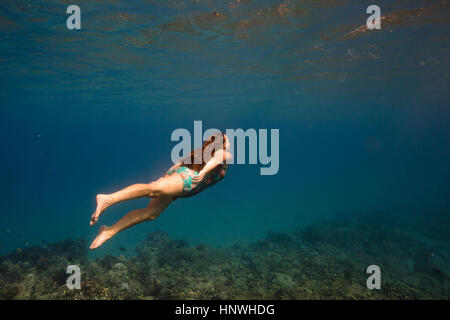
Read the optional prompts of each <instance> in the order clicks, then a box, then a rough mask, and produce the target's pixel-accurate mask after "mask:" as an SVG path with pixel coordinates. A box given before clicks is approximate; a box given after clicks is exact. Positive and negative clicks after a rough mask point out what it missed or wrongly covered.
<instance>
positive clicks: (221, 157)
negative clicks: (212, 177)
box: [192, 150, 231, 183]
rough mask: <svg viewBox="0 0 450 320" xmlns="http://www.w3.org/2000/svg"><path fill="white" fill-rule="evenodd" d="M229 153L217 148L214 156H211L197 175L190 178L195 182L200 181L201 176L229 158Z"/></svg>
mask: <svg viewBox="0 0 450 320" xmlns="http://www.w3.org/2000/svg"><path fill="white" fill-rule="evenodd" d="M230 157H231V155H230V154H229V153H228V152H224V151H223V150H219V151H217V152H216V153H215V154H214V157H212V158H211V159H210V160H209V161H208V162H207V163H206V164H205V166H204V167H203V169H202V170H200V172H199V173H198V175H197V176H195V177H193V178H192V181H193V182H195V183H198V182H200V181H201V180H202V179H203V177H204V176H205V175H206V174H207V173H208V172H209V171H211V170H212V169H214V168H215V167H217V166H218V165H220V164H223V163H224V162H225V161H226V160H229V159H230Z"/></svg>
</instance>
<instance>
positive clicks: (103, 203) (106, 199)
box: [90, 194, 112, 226]
mask: <svg viewBox="0 0 450 320" xmlns="http://www.w3.org/2000/svg"><path fill="white" fill-rule="evenodd" d="M96 199H97V208H96V209H95V212H94V213H93V214H92V217H91V223H90V224H91V226H93V225H94V224H96V223H97V221H98V218H99V217H100V215H101V214H102V213H103V211H105V210H106V209H107V208H108V207H109V206H110V205H111V204H112V196H110V195H107V194H98V195H97V197H96Z"/></svg>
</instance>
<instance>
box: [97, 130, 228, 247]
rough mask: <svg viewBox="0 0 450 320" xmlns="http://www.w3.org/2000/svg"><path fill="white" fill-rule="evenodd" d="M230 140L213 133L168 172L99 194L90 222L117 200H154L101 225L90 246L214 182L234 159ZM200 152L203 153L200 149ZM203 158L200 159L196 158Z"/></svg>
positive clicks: (160, 211)
mask: <svg viewBox="0 0 450 320" xmlns="http://www.w3.org/2000/svg"><path fill="white" fill-rule="evenodd" d="M229 149H230V143H229V141H228V138H227V136H226V135H225V134H223V133H219V134H214V135H212V136H211V137H210V138H209V139H208V140H207V141H206V142H205V143H204V144H203V146H202V148H201V150H200V149H197V150H194V151H192V152H191V154H190V155H189V156H187V157H185V158H183V159H181V160H179V161H177V162H176V163H175V164H174V165H173V166H172V167H171V168H170V169H169V171H167V173H166V174H165V175H164V176H163V177H161V178H159V179H158V180H156V181H153V182H151V183H148V184H145V183H139V184H133V185H131V186H129V187H126V188H125V189H123V190H120V191H118V192H115V193H112V194H99V195H97V208H96V210H95V212H94V213H93V214H92V217H91V223H90V224H91V226H93V225H94V224H96V223H97V221H98V218H99V217H100V215H101V214H102V213H103V212H104V211H105V210H106V209H107V208H108V207H110V206H112V205H113V204H116V203H118V202H122V201H126V200H131V199H136V198H140V197H149V198H151V201H150V202H149V204H148V205H147V207H146V208H144V209H137V210H133V211H131V212H129V213H128V214H127V215H125V216H124V217H122V219H120V220H119V221H117V222H116V223H115V224H114V225H112V226H110V227H108V226H101V227H100V230H99V233H98V235H97V237H96V238H95V239H94V241H93V242H92V244H91V246H90V248H91V249H92V250H93V249H96V248H98V247H100V246H101V245H102V244H103V243H104V242H105V241H107V240H109V239H111V238H112V237H113V236H114V235H115V234H117V233H119V232H120V231H122V230H125V229H127V228H129V227H132V226H134V225H136V224H138V223H141V222H143V221H150V220H154V219H156V218H157V217H158V216H159V215H160V214H161V213H162V212H163V211H164V210H165V209H166V208H167V207H168V206H169V204H170V203H171V202H172V201H174V200H175V199H176V198H185V197H191V196H193V195H196V194H198V193H199V192H201V191H203V190H204V189H205V188H207V187H210V186H212V185H213V184H215V183H217V182H218V181H220V180H222V179H223V177H224V176H225V174H226V172H227V169H228V165H227V164H226V163H227V161H229V160H230V159H231V157H232V156H231V154H230V152H229ZM200 152H201V153H200ZM197 159H200V160H199V161H195V160H197Z"/></svg>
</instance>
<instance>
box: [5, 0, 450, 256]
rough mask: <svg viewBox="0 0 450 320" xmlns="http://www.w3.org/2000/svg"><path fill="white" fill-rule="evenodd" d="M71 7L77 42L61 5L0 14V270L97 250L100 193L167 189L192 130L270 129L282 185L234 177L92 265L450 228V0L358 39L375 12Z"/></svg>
mask: <svg viewBox="0 0 450 320" xmlns="http://www.w3.org/2000/svg"><path fill="white" fill-rule="evenodd" d="M76 4H77V5H79V6H80V8H81V14H82V16H81V17H82V18H81V30H68V29H67V27H66V19H67V17H68V16H69V15H68V14H66V8H67V6H68V5H69V3H68V2H66V1H22V0H21V1H16V0H14V1H12V0H4V1H2V2H1V4H0V39H1V41H0V83H1V88H2V89H1V90H0V101H1V102H0V105H1V107H0V137H1V139H0V144H1V145H0V148H1V150H2V156H1V159H0V163H1V170H0V177H1V178H0V179H1V181H2V183H1V185H0V192H1V195H2V201H1V202H0V206H1V215H0V244H1V247H0V254H6V253H8V252H11V251H13V250H16V249H17V248H26V247H27V246H33V245H42V241H45V242H54V241H60V240H63V239H66V238H78V237H85V238H86V239H87V240H88V242H90V241H91V240H92V239H93V238H94V237H95V235H96V233H97V231H98V226H96V227H94V228H92V227H90V226H89V220H90V215H91V214H92V212H93V210H94V209H95V195H96V194H97V193H111V192H114V191H117V190H119V189H121V188H123V187H125V186H127V185H130V184H133V183H137V182H150V181H152V180H154V179H157V178H159V177H160V176H161V175H163V174H164V173H165V172H166V170H167V169H168V168H169V167H170V166H171V160H170V152H171V150H172V148H173V146H174V145H175V143H174V142H172V141H170V135H171V133H172V132H173V130H175V129H177V128H186V129H188V130H190V131H193V125H194V121H195V120H201V121H202V123H203V128H204V130H206V129H208V128H219V129H222V130H224V129H227V128H242V129H244V130H246V129H248V128H255V129H264V128H266V129H274V128H276V129H279V130H280V154H279V157H280V168H279V172H278V174H276V175H273V176H261V175H260V174H259V169H260V166H261V165H259V164H258V165H249V164H246V165H232V166H231V167H230V169H229V171H228V174H227V177H226V178H225V179H224V180H223V181H222V182H220V183H218V184H217V185H215V186H214V187H212V188H210V189H208V190H206V191H205V192H202V193H201V194H199V195H197V196H195V197H192V198H189V199H179V200H177V201H175V202H174V203H173V204H171V206H170V207H169V208H168V209H167V210H166V211H165V212H164V213H163V214H162V215H161V216H160V217H159V218H158V219H157V220H155V221H152V222H146V223H143V224H141V225H139V226H136V227H134V228H132V229H129V230H126V231H124V232H122V233H121V234H119V235H117V236H116V237H115V238H113V239H112V240H110V241H109V242H107V243H106V244H105V245H104V246H103V247H101V248H100V249H98V250H96V251H95V252H91V253H89V256H90V257H101V256H104V255H105V254H113V255H119V254H122V253H123V252H121V251H120V250H119V248H120V247H123V248H126V249H127V252H126V255H130V256H132V255H133V254H134V253H133V250H134V247H135V246H136V245H137V244H138V243H139V242H140V241H141V240H142V239H144V238H145V236H146V235H147V234H148V233H149V232H152V231H155V230H163V231H164V232H165V233H167V234H168V235H169V236H170V237H172V238H182V239H187V240H188V241H189V242H190V243H193V244H197V243H206V244H208V245H212V246H224V247H226V246H230V245H231V244H233V243H235V242H252V241H256V240H258V239H260V238H262V237H263V236H264V235H265V234H266V233H267V232H268V231H292V230H295V229H296V228H299V227H303V226H308V225H310V224H313V223H317V222H321V221H327V220H329V219H338V220H339V219H340V218H342V219H344V217H345V219H347V220H346V221H348V220H350V221H352V220H354V221H359V220H361V219H363V218H364V217H368V218H367V219H368V220H369V224H370V223H371V221H373V222H377V221H378V219H379V216H380V215H381V216H383V217H389V219H388V221H392V220H398V221H400V225H401V224H402V223H403V222H405V223H406V222H407V223H411V224H414V223H415V222H417V223H416V224H417V225H418V226H420V225H421V224H422V222H423V221H427V223H428V224H429V225H433V223H434V224H436V225H437V226H440V227H441V228H443V227H445V224H444V225H443V223H448V217H449V212H450V202H449V199H450V197H449V195H450V189H449V183H448V182H449V181H450V170H449V165H448V164H449V163H450V148H449V146H450V130H449V129H450V117H449V116H450V109H449V91H448V88H449V84H450V79H449V62H450V61H449V48H450V45H449V37H448V35H449V24H448V13H449V6H448V4H447V3H446V2H445V1H407V2H404V1H384V0H383V1H378V5H379V6H380V8H381V10H382V15H383V16H385V17H386V18H385V19H384V20H382V28H381V30H365V31H360V29H358V28H359V27H360V26H364V25H365V22H366V19H367V17H368V16H369V15H368V14H367V13H366V9H367V7H368V6H369V5H370V4H372V3H371V2H370V1H320V2H316V1H306V0H304V1H292V0H291V1H243V0H241V1H232V0H230V1H181V0H180V1H176V0H174V1H157V0H155V1H144V0H138V1H123V0H119V1H111V2H93V1H85V0H80V1H77V3H76ZM358 30H359V31H358ZM147 202H148V199H139V200H133V201H130V202H127V203H121V204H118V205H116V206H114V207H111V208H109V209H108V211H107V212H106V213H105V214H104V215H103V216H102V217H101V218H100V223H99V225H100V224H106V225H111V224H112V223H114V222H115V221H116V220H118V219H119V218H120V217H121V216H123V215H124V214H125V213H127V212H128V211H130V210H132V209H136V208H139V207H144V206H146V204H147ZM378 222H379V221H378ZM386 223H387V225H386V227H389V223H391V222H386ZM446 227H448V225H447V226H446ZM447 232H448V229H447ZM448 236H449V234H448V233H447V234H445V232H444V235H440V240H444V241H448V240H449V239H450V237H448Z"/></svg>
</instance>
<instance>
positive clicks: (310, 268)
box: [0, 223, 450, 300]
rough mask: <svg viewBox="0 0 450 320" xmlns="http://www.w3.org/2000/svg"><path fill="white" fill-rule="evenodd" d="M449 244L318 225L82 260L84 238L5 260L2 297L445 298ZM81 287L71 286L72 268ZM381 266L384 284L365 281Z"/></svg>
mask: <svg viewBox="0 0 450 320" xmlns="http://www.w3.org/2000/svg"><path fill="white" fill-rule="evenodd" d="M448 249H449V247H448V242H432V241H428V240H424V237H423V236H418V235H415V234H413V233H411V232H404V231H401V230H395V229H386V227H384V226H382V225H378V226H377V225H368V224H356V223H354V224H339V223H322V224H315V225H311V226H309V227H307V228H303V229H298V230H295V231H294V232H290V233H280V232H269V233H268V234H267V236H266V237H265V238H264V239H262V240H260V241H257V242H254V243H249V244H245V243H236V244H235V245H233V246H232V247H230V248H213V247H210V246H208V245H205V244H197V245H195V246H190V245H189V243H188V242H187V241H184V240H172V239H170V238H169V237H168V235H166V234H165V233H163V232H160V231H157V232H153V233H150V234H149V235H148V236H147V238H146V239H145V240H144V241H142V243H140V244H139V245H138V246H137V247H136V256H135V257H132V258H126V257H124V256H119V257H114V256H110V255H107V256H105V257H103V258H101V259H95V260H94V259H88V258H87V257H86V251H87V244H86V242H85V240H83V239H78V240H65V241H62V242H59V243H54V244H49V245H48V246H47V247H45V248H41V247H30V248H26V249H23V250H22V251H21V252H18V251H15V252H13V253H10V254H7V255H4V256H1V257H0V299H71V300H72V299H76V300H78V299H148V300H153V299H448V298H449V297H450V282H449V276H450V270H449V263H448V262H449V259H450V256H449V250H448ZM73 264H76V265H79V266H80V268H81V270H82V279H81V289H80V290H77V289H73V290H70V289H68V288H67V286H66V280H67V278H68V276H69V275H68V274H67V273H66V269H67V266H68V265H73ZM373 264H376V265H379V266H380V268H381V270H382V287H381V289H380V290H369V289H367V287H366V280H367V277H368V276H369V275H368V274H366V268H367V266H369V265H373Z"/></svg>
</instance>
